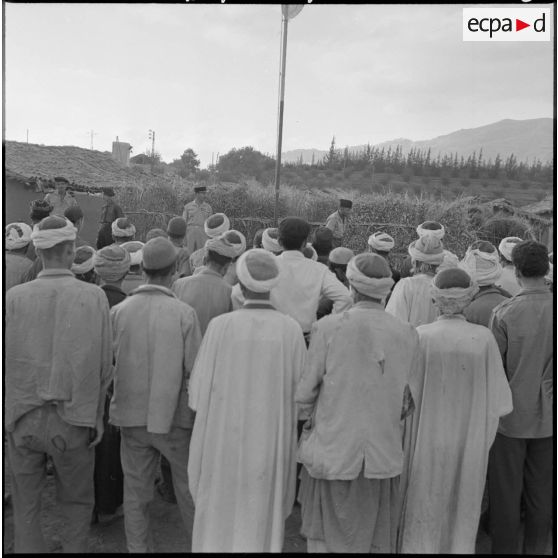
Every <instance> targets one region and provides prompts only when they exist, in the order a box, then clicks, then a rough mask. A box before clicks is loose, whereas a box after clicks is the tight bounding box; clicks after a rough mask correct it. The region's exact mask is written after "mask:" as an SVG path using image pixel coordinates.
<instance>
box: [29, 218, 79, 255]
mask: <svg viewBox="0 0 558 558" xmlns="http://www.w3.org/2000/svg"><path fill="white" fill-rule="evenodd" d="M51 218H52V217H47V219H51ZM55 218H56V219H64V221H66V225H65V226H63V227H60V228H57V229H39V225H35V226H34V227H33V232H32V233H31V240H32V241H33V246H34V247H35V248H39V249H40V250H47V249H48V248H52V247H53V246H56V245H57V244H60V243H61V242H68V241H71V240H75V239H76V236H77V229H76V228H75V227H74V225H73V224H72V222H71V221H69V220H68V219H65V218H64V217H55ZM41 223H43V224H44V220H43V221H41ZM39 224H40V223H39Z"/></svg>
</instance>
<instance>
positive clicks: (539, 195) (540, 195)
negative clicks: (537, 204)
mask: <svg viewBox="0 0 558 558" xmlns="http://www.w3.org/2000/svg"><path fill="white" fill-rule="evenodd" d="M545 197H546V193H545V192H544V191H543V190H539V191H538V192H535V199H536V200H537V201H541V200H544V198H545Z"/></svg>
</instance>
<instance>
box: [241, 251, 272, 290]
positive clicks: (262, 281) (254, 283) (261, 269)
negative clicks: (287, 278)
mask: <svg viewBox="0 0 558 558" xmlns="http://www.w3.org/2000/svg"><path fill="white" fill-rule="evenodd" d="M236 274H237V276H238V280H239V281H240V282H241V283H242V284H243V285H244V286H245V287H246V288H247V289H249V290H250V291H252V292H255V293H267V292H269V291H270V290H271V289H272V288H273V287H274V286H275V285H276V284H277V282H278V281H279V277H280V274H281V268H280V265H279V259H278V258H276V257H275V256H274V255H273V254H271V253H270V252H269V251H268V250H264V249H263V248H253V249H252V250H248V251H247V252H244V254H242V255H241V256H240V258H238V260H237V262H236Z"/></svg>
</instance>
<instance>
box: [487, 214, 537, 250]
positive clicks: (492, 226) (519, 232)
mask: <svg viewBox="0 0 558 558" xmlns="http://www.w3.org/2000/svg"><path fill="white" fill-rule="evenodd" d="M477 236H478V238H479V239H481V240H487V241H488V242H492V244H494V246H498V244H500V242H501V241H502V239H503V238H506V237H507V236H518V237H519V238H523V239H524V240H527V239H529V238H532V237H533V235H532V231H531V227H530V226H529V223H528V222H527V221H525V220H523V219H520V218H519V217H492V218H491V219H488V221H486V222H485V223H484V225H483V226H482V227H481V228H480V229H479V230H478V231H477Z"/></svg>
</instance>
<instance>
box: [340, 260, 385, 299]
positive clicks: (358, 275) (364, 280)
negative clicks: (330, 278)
mask: <svg viewBox="0 0 558 558" xmlns="http://www.w3.org/2000/svg"><path fill="white" fill-rule="evenodd" d="M363 256H364V257H363ZM374 257H377V258H382V256H379V255H376V254H358V255H357V256H355V257H354V258H352V259H351V261H350V262H349V263H348V264H347V279H348V280H349V283H350V284H351V285H352V286H353V288H354V289H355V291H358V292H359V293H362V294H363V295H365V296H369V297H370V298H379V299H382V298H385V297H386V296H387V295H388V294H389V293H390V291H391V288H392V287H393V283H394V281H393V279H392V277H391V271H390V270H389V267H388V265H387V262H385V260H384V259H383V258H382V261H383V263H385V268H386V273H387V272H389V273H390V275H389V276H384V277H369V276H368V275H365V274H364V273H363V272H362V271H360V269H359V268H358V263H359V262H360V261H362V260H365V259H371V258H374Z"/></svg>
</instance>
